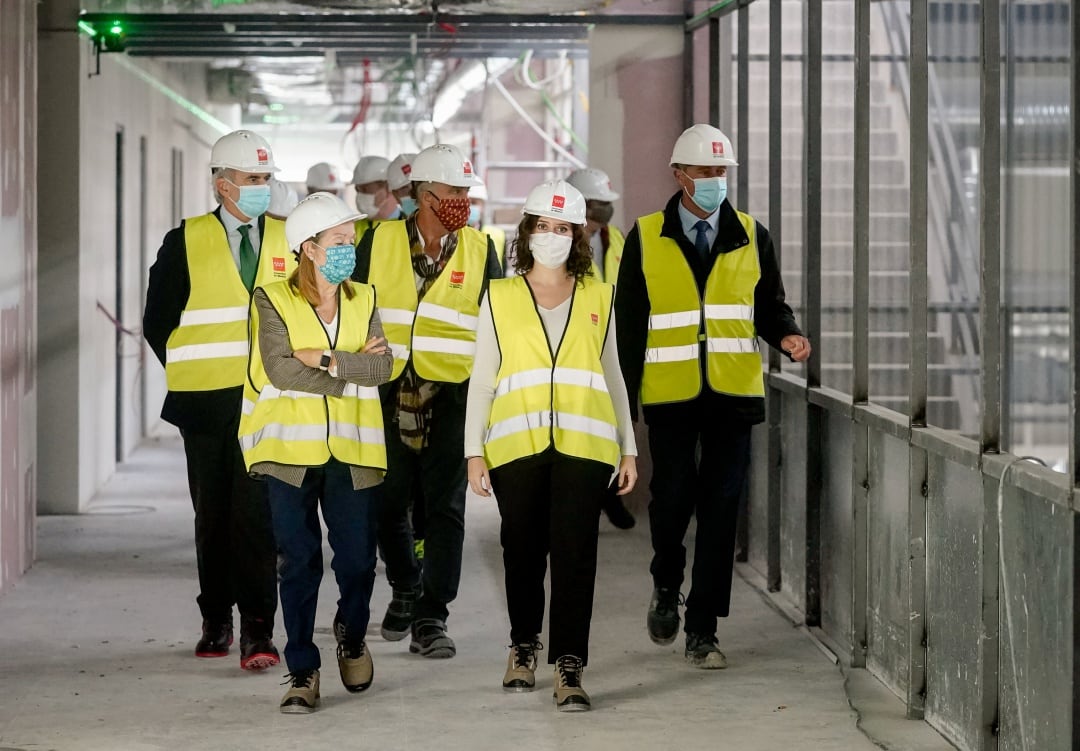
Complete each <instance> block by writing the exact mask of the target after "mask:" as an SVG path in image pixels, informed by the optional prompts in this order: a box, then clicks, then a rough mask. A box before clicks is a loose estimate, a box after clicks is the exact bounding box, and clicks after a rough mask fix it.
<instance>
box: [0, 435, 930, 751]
mask: <svg viewBox="0 0 1080 751" xmlns="http://www.w3.org/2000/svg"><path fill="white" fill-rule="evenodd" d="M191 518H192V515H191V509H190V501H189V499H188V497H187V489H186V486H185V477H184V458H183V450H182V447H181V445H180V443H179V442H178V441H171V440H166V441H161V442H151V443H148V444H146V445H144V446H143V447H142V448H140V449H138V450H137V451H136V452H135V454H134V455H133V457H132V459H131V461H130V462H128V463H126V464H125V465H124V466H123V467H122V468H121V470H120V471H119V472H118V473H117V475H116V476H115V477H114V479H113V480H112V481H111V482H110V484H109V485H108V486H107V488H106V489H105V490H104V491H103V492H102V493H101V494H100V495H99V496H98V497H97V498H96V499H95V500H94V502H93V503H92V504H91V505H90V507H89V508H88V510H87V513H86V514H83V515H80V516H52V517H44V518H42V519H41V520H40V526H39V536H38V545H39V548H38V551H37V552H38V559H37V561H38V562H37V564H36V565H35V566H34V568H33V569H32V570H31V571H30V572H29V573H28V574H27V575H26V576H25V577H24V578H23V579H22V580H21V581H20V582H19V584H18V585H17V586H16V587H15V588H14V589H13V590H12V591H11V592H9V593H7V594H6V595H5V597H4V598H3V600H0V653H2V654H4V655H5V659H4V660H3V662H2V663H0V681H2V683H3V685H4V686H5V687H6V689H5V692H4V693H5V696H4V700H3V702H0V749H4V751H8V750H9V749H19V751H23V750H24V749H25V750H27V751H29V749H35V750H36V749H54V750H55V751H150V750H151V749H152V750H154V751H157V750H163V749H185V750H186V751H197V750H199V749H207V750H209V749H213V750H215V751H218V750H223V749H259V750H260V751H272V750H273V749H293V748H301V747H303V748H312V749H335V748H350V749H361V748H362V749H380V751H397V750H398V749H402V750H403V749H430V748H436V749H438V750H439V751H451V750H452V749H469V750H470V751H473V750H475V751H482V750H483V749H506V748H514V747H520V748H529V749H536V750H542V749H619V750H620V751H627V750H628V749H650V750H655V751H660V750H661V749H670V748H676V747H678V748H685V749H694V748H705V747H709V748H725V749H727V748H730V749H815V750H816V751H829V750H832V749H836V750H837V751H839V750H840V749H843V750H844V751H851V750H855V749H872V748H874V747H875V745H874V743H872V742H871V741H870V740H869V739H868V738H867V737H866V735H864V734H863V733H862V732H860V730H859V729H858V728H857V726H856V721H857V719H858V716H857V714H856V712H855V711H853V710H852V708H851V707H850V706H849V704H848V700H847V698H846V696H845V690H844V676H843V675H842V674H841V672H840V669H839V668H838V667H837V666H836V665H834V664H833V663H832V662H831V661H830V660H829V659H828V658H827V657H826V655H825V654H824V652H823V651H822V650H821V649H819V648H818V646H817V645H816V644H815V642H813V641H812V640H811V639H810V638H809V637H808V636H806V635H805V634H804V633H803V632H801V631H800V630H797V629H796V628H794V627H793V626H792V624H791V623H790V622H789V621H788V620H786V619H785V618H784V617H783V616H782V615H780V614H779V613H778V612H777V611H776V610H774V609H773V608H772V607H770V605H769V604H768V603H767V602H766V601H765V600H764V599H763V598H762V597H761V596H760V595H759V594H758V592H757V591H756V590H755V589H754V588H752V587H751V586H750V585H748V584H747V583H746V582H745V581H743V580H742V579H740V578H738V577H737V578H736V584H735V592H734V605H733V617H732V618H730V619H729V620H728V621H727V622H726V623H723V624H722V625H721V630H720V633H719V636H720V640H721V647H722V648H723V649H724V650H725V651H726V653H727V655H728V660H729V662H730V664H731V667H730V668H729V669H727V670H724V671H716V672H713V671H700V670H693V669H692V668H689V667H688V666H686V665H685V664H684V662H683V659H682V654H681V651H682V646H683V645H682V639H681V638H680V639H679V640H678V641H676V643H675V644H674V645H672V646H671V647H665V648H661V647H656V646H655V645H653V644H652V643H651V642H650V641H649V639H648V637H647V635H646V633H645V628H644V617H645V605H646V603H647V599H648V594H649V590H650V581H649V576H648V556H649V552H648V551H649V543H648V536H647V535H648V524H647V523H646V522H645V515H644V513H643V512H640V513H639V521H640V522H641V523H639V524H638V526H637V527H636V528H635V529H634V530H632V531H631V532H620V531H618V530H616V529H614V528H613V527H611V526H610V525H609V524H607V522H606V521H603V522H601V524H602V527H601V540H600V557H601V560H600V571H599V575H598V581H597V596H596V609H595V617H594V619H593V637H592V645H593V658H592V664H591V666H590V668H589V670H588V671H587V672H586V674H585V685H586V686H587V688H588V689H589V691H590V693H591V694H592V696H593V701H594V711H593V712H591V713H588V714H583V715H565V714H559V713H557V712H555V711H554V709H553V708H552V704H551V699H550V691H551V677H550V673H549V672H548V671H547V670H546V669H542V670H540V671H538V679H539V680H538V687H537V690H536V691H535V692H534V693H531V694H508V693H504V692H503V691H502V690H501V688H500V686H499V680H500V679H501V675H502V670H503V667H504V665H505V659H506V643H507V632H508V622H507V619H506V615H505V607H504V600H503V591H502V583H501V577H502V563H501V560H500V550H499V544H498V521H499V518H498V513H497V511H496V508H495V506H494V505H493V504H490V503H486V502H483V501H481V500H479V499H477V498H475V497H470V499H469V511H468V518H467V522H466V525H467V526H466V542H465V563H464V567H465V568H464V573H463V576H462V590H461V594H460V596H459V598H458V600H457V602H456V603H454V605H453V606H452V607H451V617H450V622H449V627H450V630H451V633H452V634H453V635H454V638H455V639H456V640H457V643H458V657H457V658H455V659H453V660H447V661H431V660H423V659H420V658H417V657H414V656H410V655H409V654H408V642H407V641H402V642H398V643H387V642H384V641H383V640H382V639H381V638H380V637H379V636H378V623H377V621H378V617H379V616H380V615H381V613H382V612H383V610H384V608H385V606H386V602H387V600H388V598H389V588H388V587H387V585H386V583H385V578H384V577H383V576H382V572H381V566H380V573H379V580H378V582H377V585H376V593H375V597H374V599H373V602H372V611H373V613H375V614H376V616H375V618H374V620H375V624H374V625H373V626H372V627H371V628H370V629H369V643H370V645H371V648H372V653H373V656H374V660H375V683H374V685H373V686H372V688H371V689H370V690H369V691H368V692H367V693H366V694H361V695H350V694H347V693H346V692H345V690H344V689H343V688H342V687H341V685H340V683H339V681H338V680H337V675H336V669H335V666H334V662H333V646H332V645H333V639H332V637H331V635H330V633H329V624H330V620H331V618H332V615H333V607H334V602H333V599H332V598H333V593H334V585H333V579H332V577H330V576H329V567H327V573H328V576H327V577H326V578H325V579H324V582H323V585H324V588H323V592H322V594H323V597H322V599H321V601H320V604H319V608H320V617H319V621H320V623H321V624H322V627H321V628H319V629H318V634H317V640H318V641H319V642H320V646H321V647H322V653H323V661H324V663H323V697H322V702H323V704H322V708H321V710H320V711H319V712H317V713H315V714H314V715H310V716H304V717H300V716H293V715H282V714H280V713H279V712H278V711H277V702H278V700H279V698H280V693H281V690H280V688H279V687H278V682H279V681H280V680H282V678H281V675H282V674H283V673H284V669H274V670H272V671H270V672H269V673H268V674H256V675H252V674H248V673H245V672H243V671H241V670H240V669H239V667H238V664H237V658H236V656H235V654H236V649H235V647H234V649H233V654H232V655H230V657H228V658H225V659H219V660H199V659H196V658H195V657H193V656H192V654H191V652H192V648H193V646H194V641H195V638H196V636H197V634H198V630H197V629H198V611H197V609H196V607H195V603H194V598H195V594H196V589H195V588H196V578H195V560H194V545H193V543H192V539H191V536H192V533H191ZM276 633H277V635H278V639H279V644H281V645H283V644H284V636H283V634H282V629H281V626H280V613H279V623H278V628H277V632H276ZM543 638H544V637H543V636H541V639H542V640H543ZM854 672H855V673H856V674H858V673H860V672H862V671H854ZM864 675H865V674H864ZM854 682H856V683H858V684H859V685H862V686H863V687H864V689H866V690H869V691H870V692H871V693H872V694H873V696H875V697H877V702H876V704H875V706H876V707H881V708H882V709H881V710H875V711H878V712H879V716H877V717H866V718H864V722H866V723H868V724H869V725H871V726H874V727H876V728H878V729H881V730H882V731H883V733H884V736H888V737H882V738H879V740H881V741H882V742H884V743H887V747H889V748H894V749H918V750H919V751H922V750H927V751H929V749H944V748H950V746H949V745H948V744H946V743H945V742H944V741H943V740H941V738H940V736H938V735H937V734H936V733H935V732H934V731H933V730H931V729H930V728H929V727H928V726H926V725H925V724H923V723H919V722H910V721H906V720H903V719H902V713H903V705H902V704H901V702H900V701H899V700H898V699H895V698H894V697H892V696H891V695H887V691H886V690H885V689H884V688H883V687H882V686H881V684H880V683H878V682H877V681H876V680H874V679H873V678H869V677H867V678H866V680H865V682H863V681H859V680H858V677H857V676H856V678H855V680H854ZM882 694H886V695H887V698H885V699H884V700H882V699H881V695H882ZM863 698H864V700H866V701H869V700H870V698H871V697H870V696H869V695H865V694H864V697H863ZM871 731H872V732H873V728H871ZM716 739H722V740H721V742H720V744H719V745H717V744H716Z"/></svg>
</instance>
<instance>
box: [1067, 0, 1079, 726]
mask: <svg viewBox="0 0 1080 751" xmlns="http://www.w3.org/2000/svg"><path fill="white" fill-rule="evenodd" d="M1069 13H1070V14H1071V18H1070V28H1071V31H1070V40H1069V41H1070V47H1071V50H1070V51H1071V53H1072V61H1071V66H1070V67H1071V77H1070V83H1071V89H1072V91H1071V109H1070V110H1069V111H1070V112H1071V113H1072V118H1071V120H1070V121H1071V130H1072V134H1071V135H1072V140H1071V149H1070V157H1071V159H1070V162H1069V194H1070V200H1069V206H1071V207H1072V208H1071V212H1072V215H1071V216H1070V221H1069V226H1070V234H1071V238H1070V239H1071V243H1070V253H1069V321H1070V326H1069V340H1070V353H1071V355H1072V356H1071V357H1070V358H1069V371H1070V380H1071V384H1070V386H1071V388H1070V398H1069V480H1070V484H1071V485H1072V487H1073V488H1074V489H1075V488H1076V487H1078V486H1080V426H1078V422H1077V420H1078V411H1077V405H1078V404H1080V262H1078V260H1077V254H1078V253H1080V206H1077V201H1080V126H1078V125H1077V122H1076V118H1077V113H1080V9H1078V8H1077V7H1076V3H1072V4H1071V5H1070V8H1069ZM1074 492H1075V491H1074ZM1072 546H1073V595H1072V598H1073V607H1072V642H1073V650H1072V661H1073V664H1072V702H1071V706H1072V737H1073V738H1074V739H1076V738H1080V597H1077V595H1076V587H1077V584H1078V583H1080V514H1075V513H1074V514H1073V534H1072Z"/></svg>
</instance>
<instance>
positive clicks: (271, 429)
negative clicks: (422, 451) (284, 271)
mask: <svg viewBox="0 0 1080 751" xmlns="http://www.w3.org/2000/svg"><path fill="white" fill-rule="evenodd" d="M353 289H355V290H356V295H354V296H353V299H352V300H349V299H347V298H346V297H345V295H343V294H340V293H339V296H338V331H337V339H336V341H334V342H331V341H330V340H329V337H328V336H327V334H326V329H325V328H323V325H322V323H321V322H320V321H319V318H318V314H317V313H316V312H315V309H314V308H313V307H312V306H311V303H309V302H308V301H307V300H306V299H304V297H303V296H302V295H301V294H300V293H299V291H297V290H295V289H293V287H291V286H290V285H289V283H288V282H287V281H285V282H278V283H276V284H270V285H268V286H266V287H264V288H263V290H264V291H265V292H266V296H267V298H268V299H269V300H270V302H271V304H273V306H274V309H275V310H277V312H278V315H280V316H281V320H282V321H284V322H285V326H286V327H287V328H288V330H289V344H290V346H291V347H292V348H293V350H294V351H295V350H298V349H333V350H340V351H342V352H358V351H360V349H361V348H363V346H364V343H365V341H366V339H367V333H368V328H369V326H370V325H371V316H372V312H373V311H374V310H375V290H374V289H373V288H372V287H371V286H370V285H367V284H356V283H353ZM251 341H252V347H251V356H250V358H249V361H248V378H247V381H246V382H245V383H244V402H243V407H242V409H241V414H240V431H239V437H240V448H241V450H242V451H243V453H244V463H245V464H246V465H247V468H248V469H249V470H250V469H251V467H252V466H253V465H255V464H257V463H259V462H276V463H278V464H292V465H299V466H303V467H321V466H322V465H324V464H326V462H328V461H330V457H333V458H335V459H337V460H338V461H340V462H342V463H344V464H351V465H354V466H358V467H373V468H375V469H382V470H385V469H386V441H385V437H384V433H383V421H382V408H381V406H380V403H379V390H378V388H376V387H374V386H357V385H356V384H354V383H347V384H345V393H344V394H342V395H341V396H340V397H337V396H323V395H322V394H312V393H308V392H306V391H291V390H285V391H282V390H281V389H279V388H277V387H275V386H274V385H273V384H271V383H270V380H269V379H268V378H267V376H266V370H265V369H264V368H263V361H262V353H261V352H260V351H259V314H258V309H257V308H256V307H255V305H254V304H252V306H251Z"/></svg>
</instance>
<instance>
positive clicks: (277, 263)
mask: <svg viewBox="0 0 1080 751" xmlns="http://www.w3.org/2000/svg"><path fill="white" fill-rule="evenodd" d="M274 271H277V272H281V273H282V274H284V273H285V259H284V258H278V257H277V256H274Z"/></svg>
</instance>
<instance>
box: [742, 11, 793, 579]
mask: <svg viewBox="0 0 1080 751" xmlns="http://www.w3.org/2000/svg"><path fill="white" fill-rule="evenodd" d="M739 13H740V14H746V16H745V17H746V19H747V21H746V22H747V42H746V44H747V49H748V50H749V34H750V32H749V9H748V8H746V7H745V6H744V7H742V8H740V9H739ZM739 19H740V21H742V19H743V15H740V16H739ZM783 19H784V7H783V0H771V2H770V3H769V235H770V236H771V238H772V242H773V248H774V249H775V251H776V262H777V264H778V265H780V264H781V259H782V258H783V252H784V251H783V247H784V245H783V228H784V222H783V213H782V205H781V204H782V201H783V175H784V170H783V167H784V164H783V159H781V156H780V155H781V154H782V153H783V148H782V147H783V141H782V140H781V135H782V132H783V112H784V98H783V70H784V68H783V65H784V47H783V44H784V37H783V29H784V24H783ZM740 41H741V40H740ZM747 109H749V107H747ZM742 148H743V151H744V153H745V152H746V146H743V147H742ZM744 170H745V168H744ZM779 371H780V355H779V353H777V352H774V351H772V350H770V352H769V372H770V373H776V372H779ZM767 398H768V402H769V404H768V412H767V419H768V421H769V431H768V435H769V467H770V471H769V509H768V519H769V550H768V557H767V560H768V576H767V578H768V586H769V590H770V591H772V592H779V591H780V586H781V580H782V576H783V572H782V571H781V564H780V523H781V509H782V506H783V502H782V501H783V497H784V488H783V477H782V475H781V471H782V468H781V466H780V464H781V459H782V457H781V452H780V440H781V437H780V433H781V430H780V426H781V418H782V403H783V400H782V398H781V396H780V392H779V391H777V390H776V389H774V388H769V390H768V394H767Z"/></svg>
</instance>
